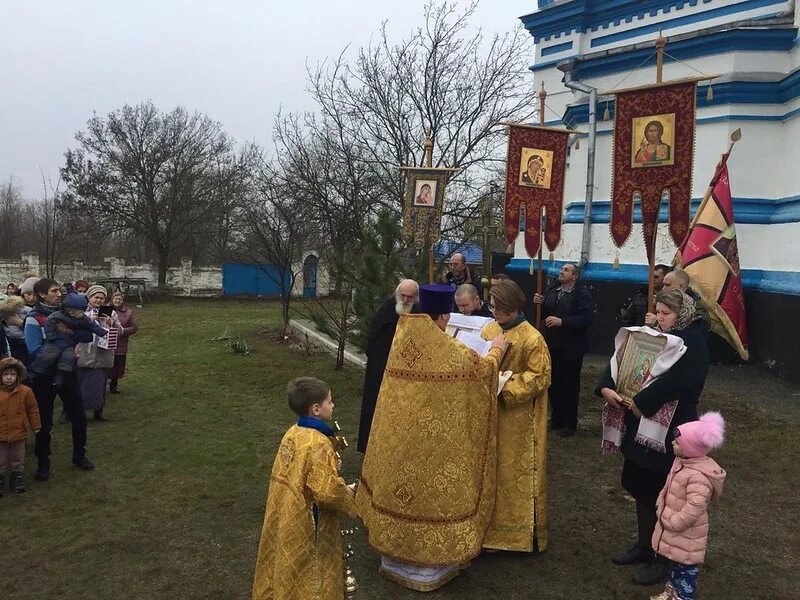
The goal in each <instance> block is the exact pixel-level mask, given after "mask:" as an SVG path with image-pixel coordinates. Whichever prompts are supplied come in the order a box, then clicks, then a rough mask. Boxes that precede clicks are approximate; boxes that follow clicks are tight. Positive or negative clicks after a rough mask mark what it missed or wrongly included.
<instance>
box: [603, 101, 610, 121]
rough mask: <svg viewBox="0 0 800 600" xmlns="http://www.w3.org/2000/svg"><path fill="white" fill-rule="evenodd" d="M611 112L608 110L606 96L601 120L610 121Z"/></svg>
mask: <svg viewBox="0 0 800 600" xmlns="http://www.w3.org/2000/svg"><path fill="white" fill-rule="evenodd" d="M610 120H611V113H610V112H609V111H608V99H607V98H606V109H605V110H604V111H603V121H610Z"/></svg>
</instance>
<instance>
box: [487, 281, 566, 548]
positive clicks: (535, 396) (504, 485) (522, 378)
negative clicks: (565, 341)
mask: <svg viewBox="0 0 800 600" xmlns="http://www.w3.org/2000/svg"><path fill="white" fill-rule="evenodd" d="M489 298H490V302H489V306H490V308H491V309H492V313H493V314H494V318H495V322H494V323H489V324H488V325H486V327H484V329H483V331H482V332H481V335H482V336H483V338H484V339H487V340H489V339H493V338H494V337H495V336H497V335H498V334H500V333H503V334H505V336H506V337H507V338H508V341H509V342H511V347H510V348H509V350H508V353H507V354H506V357H505V358H504V359H503V366H502V368H503V369H508V370H510V371H512V372H513V376H512V377H511V379H510V380H509V381H508V382H507V383H506V384H505V387H504V388H503V391H502V392H501V393H500V397H499V400H500V405H499V408H498V417H497V421H498V425H497V499H496V501H495V506H494V514H493V515H492V520H491V523H490V524H489V528H488V530H487V531H486V537H485V538H484V540H483V547H484V548H489V549H495V550H515V551H518V552H533V551H539V552H541V551H543V550H544V549H545V548H547V388H548V387H549V385H550V353H549V352H548V350H547V344H546V343H545V341H544V338H543V337H542V335H541V334H540V333H539V332H538V331H537V330H536V329H535V328H534V327H533V326H532V325H531V324H530V323H528V322H527V321H526V320H525V316H524V314H523V312H522V309H523V307H524V305H525V294H524V293H523V291H522V290H521V289H520V287H519V286H518V285H517V284H516V283H514V282H513V281H510V280H503V281H500V282H498V283H497V284H496V285H493V286H492V288H491V290H490V291H489Z"/></svg>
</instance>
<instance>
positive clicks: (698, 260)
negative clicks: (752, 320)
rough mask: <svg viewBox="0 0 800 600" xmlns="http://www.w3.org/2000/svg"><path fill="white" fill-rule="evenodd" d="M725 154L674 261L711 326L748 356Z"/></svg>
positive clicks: (744, 356) (737, 253)
mask: <svg viewBox="0 0 800 600" xmlns="http://www.w3.org/2000/svg"><path fill="white" fill-rule="evenodd" d="M726 160H727V155H725V156H724V157H723V160H722V163H721V165H720V166H719V167H718V168H717V172H716V173H715V174H714V178H713V179H712V180H711V186H710V188H711V194H710V196H708V198H707V199H706V200H705V201H704V202H703V204H702V205H701V206H700V208H699V209H698V212H697V216H696V217H695V221H694V223H693V224H692V228H691V230H690V231H689V235H687V236H686V240H685V241H684V243H683V245H682V246H681V247H680V250H679V254H678V260H679V262H680V264H681V265H682V267H683V269H684V270H685V271H686V272H687V273H688V274H689V277H690V278H691V280H692V287H693V288H694V289H695V290H696V291H698V292H699V293H700V296H701V297H702V299H703V302H704V303H705V304H706V307H707V309H708V316H709V325H710V326H711V330H712V331H713V332H714V333H716V334H717V335H719V336H720V337H722V338H723V339H725V340H726V341H727V342H728V343H729V344H730V345H731V346H733V347H734V348H735V349H736V351H737V352H738V353H739V355H740V356H741V357H742V358H743V359H744V360H747V358H748V351H747V319H746V316H745V311H744V290H743V288H742V275H741V269H740V267H739V249H738V246H737V244H736V224H735V221H734V218H733V201H732V199H731V187H730V181H729V179H728V167H727V165H726Z"/></svg>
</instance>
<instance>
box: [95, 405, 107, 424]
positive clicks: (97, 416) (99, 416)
mask: <svg viewBox="0 0 800 600" xmlns="http://www.w3.org/2000/svg"><path fill="white" fill-rule="evenodd" d="M94 420H95V421H99V422H101V423H105V422H106V421H108V419H106V418H105V417H104V416H103V409H102V408H101V409H100V410H96V411H94Z"/></svg>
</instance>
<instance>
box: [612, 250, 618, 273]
mask: <svg viewBox="0 0 800 600" xmlns="http://www.w3.org/2000/svg"><path fill="white" fill-rule="evenodd" d="M612 267H614V270H615V271H619V250H617V252H616V254H615V255H614V264H613V265H612Z"/></svg>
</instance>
